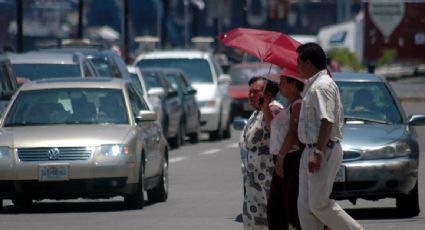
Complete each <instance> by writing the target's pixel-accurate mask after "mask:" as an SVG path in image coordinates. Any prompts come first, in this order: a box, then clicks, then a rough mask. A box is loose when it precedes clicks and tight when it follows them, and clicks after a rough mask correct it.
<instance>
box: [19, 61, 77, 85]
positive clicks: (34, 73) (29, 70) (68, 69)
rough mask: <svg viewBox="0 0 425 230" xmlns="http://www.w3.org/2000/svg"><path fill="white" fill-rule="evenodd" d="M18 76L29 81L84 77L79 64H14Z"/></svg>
mask: <svg viewBox="0 0 425 230" xmlns="http://www.w3.org/2000/svg"><path fill="white" fill-rule="evenodd" d="M13 69H14V70H15V73H16V76H17V77H20V78H24V79H28V80H31V81H33V80H39V79H43V78H59V77H78V76H82V73H81V69H80V66H79V65H78V64H13Z"/></svg>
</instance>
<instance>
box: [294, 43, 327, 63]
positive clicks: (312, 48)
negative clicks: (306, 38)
mask: <svg viewBox="0 0 425 230" xmlns="http://www.w3.org/2000/svg"><path fill="white" fill-rule="evenodd" d="M297 53H298V57H299V59H301V60H302V61H306V60H310V62H311V64H313V65H314V66H315V67H316V68H317V69H320V70H322V69H325V68H326V54H325V51H323V49H322V47H320V46H319V45H318V44H316V43H314V42H309V43H305V44H302V45H300V46H299V47H298V48H297Z"/></svg>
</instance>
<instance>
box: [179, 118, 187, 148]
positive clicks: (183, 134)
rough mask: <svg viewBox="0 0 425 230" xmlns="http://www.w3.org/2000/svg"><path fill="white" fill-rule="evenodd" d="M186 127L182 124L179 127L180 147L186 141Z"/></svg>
mask: <svg viewBox="0 0 425 230" xmlns="http://www.w3.org/2000/svg"><path fill="white" fill-rule="evenodd" d="M185 138H186V125H185V123H182V124H181V125H180V145H184V144H185V142H186V140H185Z"/></svg>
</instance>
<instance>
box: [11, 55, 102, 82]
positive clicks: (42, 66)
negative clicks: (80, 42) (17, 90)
mask: <svg viewBox="0 0 425 230" xmlns="http://www.w3.org/2000/svg"><path fill="white" fill-rule="evenodd" d="M8 57H9V58H10V62H11V63H12V66H13V69H14V71H15V73H16V76H17V79H18V83H20V84H23V83H25V82H27V81H33V80H39V79H43V78H56V77H75V76H81V77H96V76H99V73H98V72H97V71H96V68H95V67H94V65H93V63H92V62H91V61H90V60H88V59H87V58H86V57H84V55H83V54H81V53H78V52H72V53H67V52H64V53H52V52H45V51H33V52H28V53H23V54H10V55H9V56H8Z"/></svg>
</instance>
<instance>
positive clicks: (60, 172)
mask: <svg viewBox="0 0 425 230" xmlns="http://www.w3.org/2000/svg"><path fill="white" fill-rule="evenodd" d="M38 180H40V181H59V180H69V166H68V165H40V166H39V167H38Z"/></svg>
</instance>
